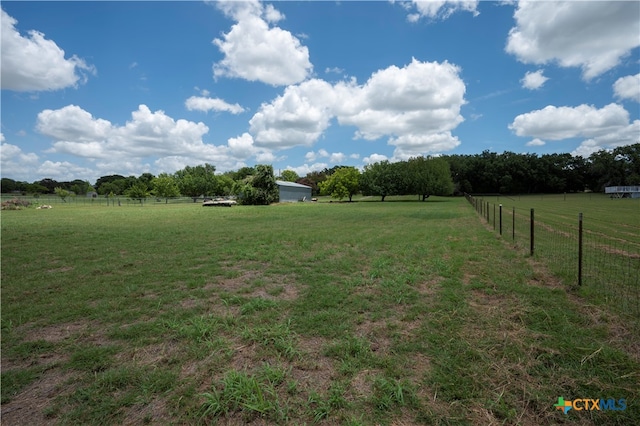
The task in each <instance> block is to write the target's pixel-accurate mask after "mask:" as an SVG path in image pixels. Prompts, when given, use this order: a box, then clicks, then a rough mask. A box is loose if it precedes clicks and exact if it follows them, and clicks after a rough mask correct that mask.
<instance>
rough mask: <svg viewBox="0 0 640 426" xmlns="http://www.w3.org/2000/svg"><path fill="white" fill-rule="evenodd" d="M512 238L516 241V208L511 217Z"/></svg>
mask: <svg viewBox="0 0 640 426" xmlns="http://www.w3.org/2000/svg"><path fill="white" fill-rule="evenodd" d="M511 238H512V239H513V241H515V240H516V208H515V207H514V208H513V210H512V216H511Z"/></svg>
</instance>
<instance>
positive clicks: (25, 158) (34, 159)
mask: <svg viewBox="0 0 640 426" xmlns="http://www.w3.org/2000/svg"><path fill="white" fill-rule="evenodd" d="M4 140H5V138H4V135H2V134H1V133H0V141H1V142H2V145H1V146H0V170H2V176H5V177H10V178H11V179H16V180H28V179H29V178H30V177H31V171H32V170H33V169H34V168H35V167H37V166H38V156H37V155H36V154H35V153H33V152H28V153H25V152H23V151H22V148H20V147H19V146H17V145H13V144H10V143H5V142H4Z"/></svg>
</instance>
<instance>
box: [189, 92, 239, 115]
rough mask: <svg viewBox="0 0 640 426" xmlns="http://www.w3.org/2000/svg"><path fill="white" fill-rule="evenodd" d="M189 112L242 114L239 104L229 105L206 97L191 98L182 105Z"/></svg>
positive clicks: (218, 99)
mask: <svg viewBox="0 0 640 426" xmlns="http://www.w3.org/2000/svg"><path fill="white" fill-rule="evenodd" d="M184 105H185V107H186V108H187V109H188V110H189V111H194V110H197V111H204V112H207V111H227V112H230V113H231V114H240V113H241V112H244V108H242V107H241V106H240V105H239V104H237V103H236V104H230V103H227V102H225V101H224V100H222V99H220V98H209V97H206V96H191V97H190V98H189V99H187V100H186V101H185V103H184Z"/></svg>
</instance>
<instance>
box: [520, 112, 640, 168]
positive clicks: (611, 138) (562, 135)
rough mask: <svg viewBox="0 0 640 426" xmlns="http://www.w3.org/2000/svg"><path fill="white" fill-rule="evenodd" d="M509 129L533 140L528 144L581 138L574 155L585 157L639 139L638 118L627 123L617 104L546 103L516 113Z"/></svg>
mask: <svg viewBox="0 0 640 426" xmlns="http://www.w3.org/2000/svg"><path fill="white" fill-rule="evenodd" d="M509 128H510V129H511V130H512V131H513V132H515V134H516V135H518V136H529V137H533V138H534V139H533V140H532V141H530V142H529V143H528V144H527V146H539V145H542V144H543V143H544V142H543V140H544V139H546V140H564V139H572V138H582V139H583V141H582V142H581V143H580V146H579V147H578V148H576V150H575V151H574V152H573V154H574V155H583V156H585V155H586V156H588V155H590V154H591V153H592V152H595V151H598V150H600V149H605V148H613V147H617V146H625V145H631V144H634V143H638V142H640V120H635V121H633V122H629V112H628V111H627V110H625V109H624V108H623V107H622V106H620V105H618V104H609V105H606V106H604V107H602V108H596V107H594V106H592V105H579V106H577V107H566V106H563V107H556V106H552V105H550V106H547V107H545V108H543V109H541V110H537V111H532V112H528V113H526V114H521V115H518V116H517V117H516V118H515V119H514V120H513V122H512V123H511V124H510V125H509Z"/></svg>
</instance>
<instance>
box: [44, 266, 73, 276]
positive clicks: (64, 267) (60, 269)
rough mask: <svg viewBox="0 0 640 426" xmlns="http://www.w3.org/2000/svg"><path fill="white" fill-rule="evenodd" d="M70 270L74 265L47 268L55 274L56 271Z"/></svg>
mask: <svg viewBox="0 0 640 426" xmlns="http://www.w3.org/2000/svg"><path fill="white" fill-rule="evenodd" d="M69 271H73V266H61V267H60V268H53V269H47V272H48V273H50V274H53V273H56V272H69Z"/></svg>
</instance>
